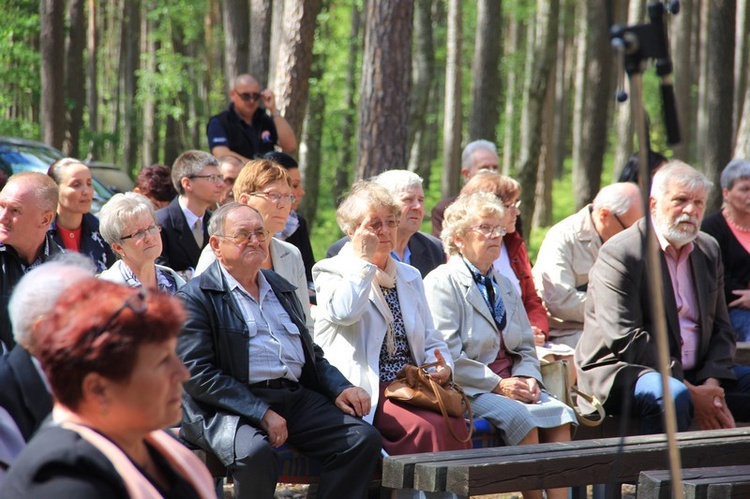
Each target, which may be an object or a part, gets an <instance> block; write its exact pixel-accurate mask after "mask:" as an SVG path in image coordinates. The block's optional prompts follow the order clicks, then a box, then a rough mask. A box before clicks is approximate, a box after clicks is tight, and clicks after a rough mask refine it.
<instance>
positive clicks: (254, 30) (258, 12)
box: [246, 0, 283, 88]
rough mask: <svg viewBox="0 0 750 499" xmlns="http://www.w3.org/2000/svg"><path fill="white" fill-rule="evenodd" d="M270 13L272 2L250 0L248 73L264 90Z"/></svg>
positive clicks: (268, 51) (266, 79)
mask: <svg viewBox="0 0 750 499" xmlns="http://www.w3.org/2000/svg"><path fill="white" fill-rule="evenodd" d="M246 1H247V0H246ZM277 1H283V0H277ZM272 12H273V0H250V61H249V72H250V74H251V75H253V76H255V78H256V79H257V80H258V83H260V88H266V87H267V86H268V82H269V80H268V67H269V60H270V57H271V13H272Z"/></svg>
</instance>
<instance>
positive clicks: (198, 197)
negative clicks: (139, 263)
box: [156, 151, 224, 276]
mask: <svg viewBox="0 0 750 499" xmlns="http://www.w3.org/2000/svg"><path fill="white" fill-rule="evenodd" d="M172 184H174V187H175V189H177V193H178V196H177V197H176V198H175V199H174V200H172V202H171V203H169V205H168V206H167V207H166V208H162V209H160V210H159V211H157V212H156V219H157V221H158V222H159V225H161V242H162V252H161V256H160V257H159V258H157V259H156V263H158V264H159V265H164V266H166V267H170V268H171V269H173V270H176V271H177V272H180V273H181V274H183V275H184V274H186V272H185V271H187V270H190V272H192V269H194V268H195V266H196V265H197V264H198V259H199V258H200V255H201V250H202V249H203V247H204V246H206V244H208V219H209V218H210V217H211V213H210V212H209V211H208V208H210V207H211V206H215V205H216V203H217V202H218V201H219V198H220V197H221V195H222V194H223V192H224V181H223V178H222V176H221V173H220V172H219V163H218V161H217V160H216V158H214V157H213V156H211V155H210V154H209V153H207V152H203V151H186V152H184V153H182V154H181V155H180V157H179V158H177V159H176V160H175V162H174V165H172ZM196 224H198V227H200V230H198V229H197V228H196ZM190 272H187V274H188V276H189V274H190Z"/></svg>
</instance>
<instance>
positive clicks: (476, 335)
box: [424, 255, 542, 396]
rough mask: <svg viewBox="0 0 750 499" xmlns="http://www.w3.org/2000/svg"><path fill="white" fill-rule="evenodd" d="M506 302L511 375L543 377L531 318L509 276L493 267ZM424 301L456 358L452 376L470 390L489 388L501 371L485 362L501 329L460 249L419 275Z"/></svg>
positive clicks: (494, 350) (475, 392)
mask: <svg viewBox="0 0 750 499" xmlns="http://www.w3.org/2000/svg"><path fill="white" fill-rule="evenodd" d="M495 280H496V281H497V283H498V285H499V287H500V294H501V296H502V299H503V304H504V305H505V313H506V320H507V323H506V326H505V329H504V330H503V341H504V342H505V348H506V349H507V350H508V351H509V352H510V353H511V356H512V357H513V366H512V367H511V373H512V374H513V376H528V377H531V378H535V379H536V380H537V381H539V383H540V384H541V383H542V376H541V374H540V372H539V361H538V360H537V357H536V350H535V348H534V335H533V334H532V332H531V324H530V323H529V318H528V316H527V315H526V310H525V309H524V308H523V303H522V302H521V297H520V296H518V293H517V292H516V290H515V289H514V288H513V285H512V284H511V283H510V281H509V280H508V279H507V278H505V277H503V276H501V275H500V274H498V273H496V272H495ZM424 286H425V293H426V294H427V303H428V304H429V305H430V310H431V311H432V318H433V321H434V322H435V327H436V328H438V329H439V330H440V332H441V333H443V337H444V338H445V342H446V343H447V344H448V349H449V350H450V354H451V357H453V360H454V363H455V366H456V367H455V369H454V371H453V379H455V380H456V381H457V382H458V383H459V384H460V385H461V386H462V387H463V388H464V391H466V394H467V395H470V396H475V395H479V394H481V393H487V392H491V391H492V390H493V389H494V388H495V387H496V386H497V384H498V383H499V382H500V377H499V376H498V375H497V374H495V373H494V372H492V370H490V368H489V367H488V366H489V364H491V363H492V361H494V360H495V359H496V358H497V352H498V350H499V349H500V335H499V334H497V329H496V326H495V320H494V319H493V318H492V314H491V313H490V309H489V307H488V306H487V303H486V302H485V301H484V297H483V296H482V293H481V292H480V291H479V288H478V287H477V286H476V284H475V283H474V279H473V278H472V276H471V273H470V272H469V269H468V268H467V267H466V264H464V262H463V260H462V259H461V256H460V255H454V256H451V258H450V259H449V260H448V263H446V264H443V265H441V266H439V267H438V268H436V269H435V270H433V271H432V272H430V273H429V274H428V275H427V277H425V280H424Z"/></svg>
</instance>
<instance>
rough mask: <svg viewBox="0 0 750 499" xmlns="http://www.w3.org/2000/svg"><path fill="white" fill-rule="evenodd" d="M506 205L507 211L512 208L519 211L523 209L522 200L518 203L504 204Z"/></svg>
mask: <svg viewBox="0 0 750 499" xmlns="http://www.w3.org/2000/svg"><path fill="white" fill-rule="evenodd" d="M504 204H505V208H507V209H511V208H515V209H517V210H520V209H521V200H520V199H519V200H518V201H516V202H515V203H504Z"/></svg>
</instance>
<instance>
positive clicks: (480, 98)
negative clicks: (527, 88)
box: [469, 0, 503, 143]
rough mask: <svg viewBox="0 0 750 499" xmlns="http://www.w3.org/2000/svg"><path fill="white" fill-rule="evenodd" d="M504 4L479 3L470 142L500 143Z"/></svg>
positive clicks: (493, 0)
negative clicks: (500, 64)
mask: <svg viewBox="0 0 750 499" xmlns="http://www.w3.org/2000/svg"><path fill="white" fill-rule="evenodd" d="M502 13H503V9H502V2H501V1H500V0H479V1H478V2H477V33H476V38H475V41H474V62H473V65H472V70H471V74H472V91H471V94H472V100H471V114H470V115H469V141H474V140H477V139H485V140H489V141H490V142H493V143H494V142H496V141H497V124H498V122H499V120H500V107H499V106H500V71H499V62H500V52H501V50H502V19H503V17H502Z"/></svg>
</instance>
